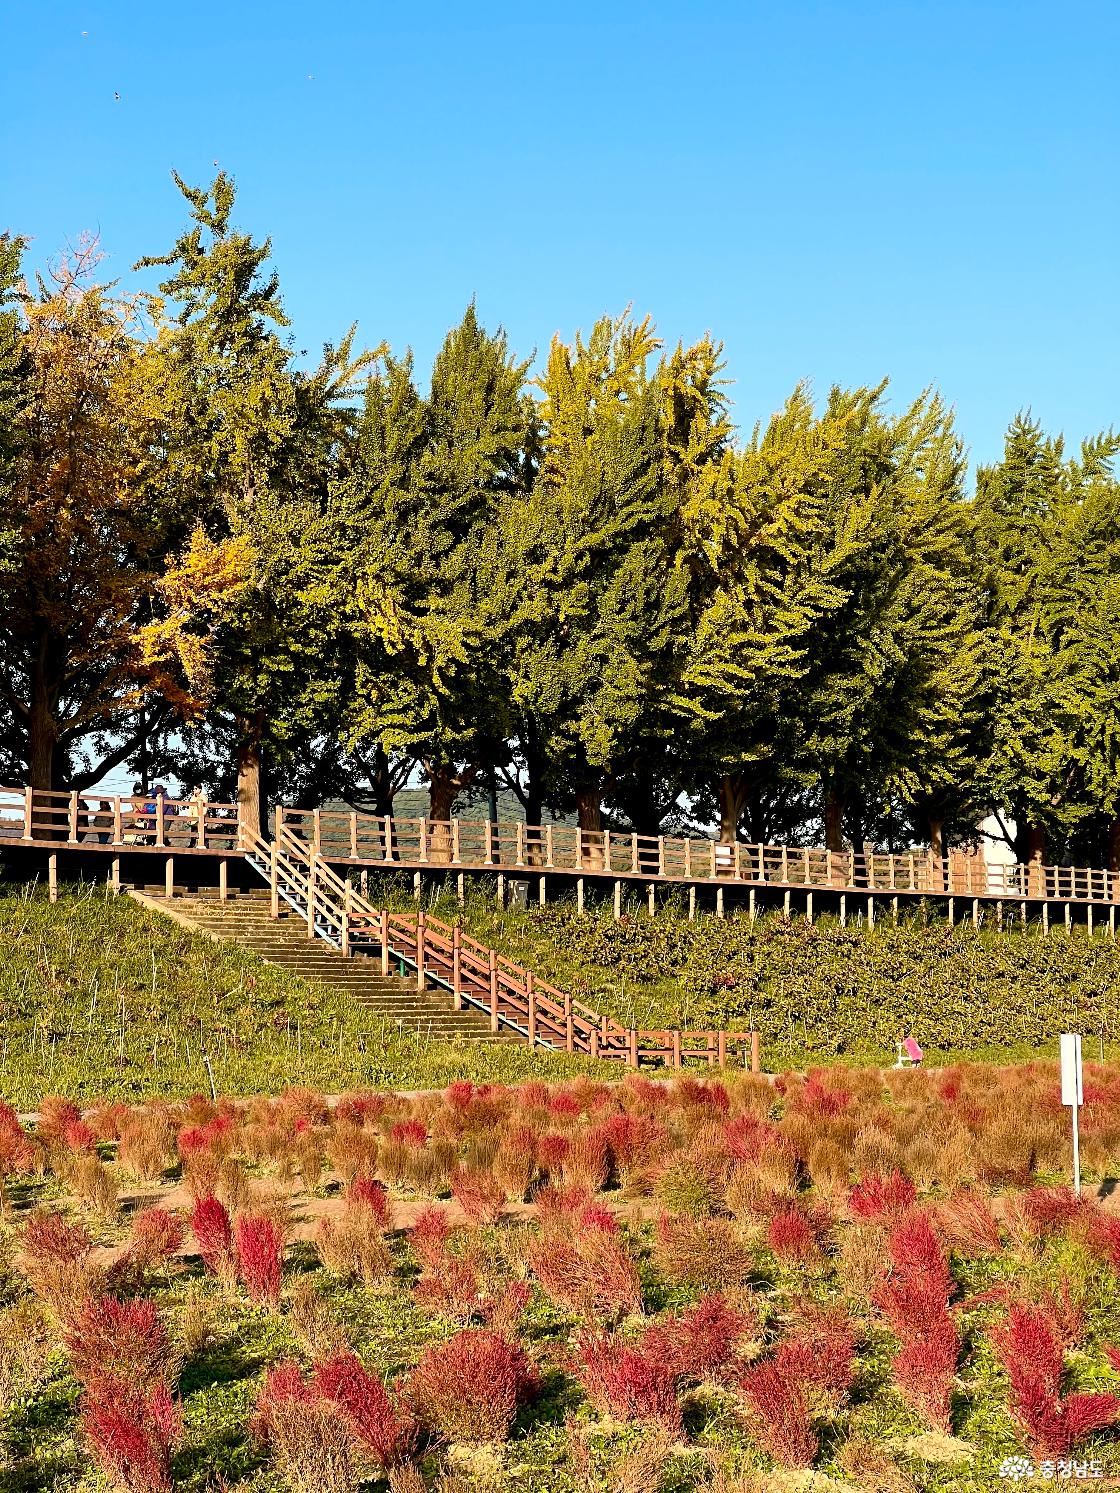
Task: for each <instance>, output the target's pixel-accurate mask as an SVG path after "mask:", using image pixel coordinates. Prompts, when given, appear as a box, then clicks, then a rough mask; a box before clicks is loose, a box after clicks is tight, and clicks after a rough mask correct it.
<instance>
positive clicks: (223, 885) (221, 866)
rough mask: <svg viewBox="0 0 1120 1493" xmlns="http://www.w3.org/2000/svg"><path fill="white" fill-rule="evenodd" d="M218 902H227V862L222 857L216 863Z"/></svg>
mask: <svg viewBox="0 0 1120 1493" xmlns="http://www.w3.org/2000/svg"><path fill="white" fill-rule="evenodd" d="M218 901H219V902H228V901H229V861H227V860H226V858H225V856H224V855H223V856H222V858H221V860H220V861H219V862H218Z"/></svg>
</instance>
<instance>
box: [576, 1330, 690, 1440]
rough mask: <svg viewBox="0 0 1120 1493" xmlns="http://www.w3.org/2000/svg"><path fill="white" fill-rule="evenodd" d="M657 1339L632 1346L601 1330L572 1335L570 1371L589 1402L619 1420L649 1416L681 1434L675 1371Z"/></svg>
mask: <svg viewBox="0 0 1120 1493" xmlns="http://www.w3.org/2000/svg"><path fill="white" fill-rule="evenodd" d="M664 1346H665V1345H664V1343H663V1341H662V1340H661V1339H654V1340H652V1341H651V1340H649V1337H648V1334H647V1336H646V1338H644V1339H643V1340H642V1342H640V1343H637V1344H635V1345H633V1346H631V1345H630V1344H627V1343H623V1342H620V1341H619V1339H618V1338H616V1337H612V1336H611V1335H610V1334H609V1333H606V1332H598V1331H596V1332H588V1333H585V1334H583V1335H582V1336H581V1337H579V1338H577V1339H576V1343H575V1347H574V1349H573V1353H572V1359H571V1365H572V1371H573V1372H574V1374H575V1376H576V1378H577V1379H578V1380H579V1382H580V1384H581V1385H582V1386H583V1391H584V1393H585V1394H586V1395H587V1398H588V1399H589V1400H590V1401H591V1403H592V1404H593V1405H594V1406H595V1407H596V1408H597V1409H598V1410H600V1411H601V1412H603V1413H605V1414H608V1415H613V1416H615V1417H617V1418H618V1419H619V1420H638V1421H652V1422H655V1423H656V1424H658V1425H661V1426H664V1427H665V1429H666V1430H667V1431H670V1432H671V1433H672V1434H674V1435H680V1431H681V1408H680V1403H679V1402H678V1400H677V1372H676V1368H675V1366H674V1364H673V1362H672V1361H671V1355H667V1354H666V1353H665V1352H664Z"/></svg>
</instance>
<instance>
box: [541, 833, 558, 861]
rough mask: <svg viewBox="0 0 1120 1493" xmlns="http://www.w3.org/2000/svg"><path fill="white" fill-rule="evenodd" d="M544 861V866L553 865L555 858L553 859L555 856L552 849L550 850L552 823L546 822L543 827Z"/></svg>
mask: <svg viewBox="0 0 1120 1493" xmlns="http://www.w3.org/2000/svg"><path fill="white" fill-rule="evenodd" d="M544 863H545V865H546V866H554V865H555V864H556V860H555V857H554V856H553V851H552V825H551V824H546V825H545V827H544Z"/></svg>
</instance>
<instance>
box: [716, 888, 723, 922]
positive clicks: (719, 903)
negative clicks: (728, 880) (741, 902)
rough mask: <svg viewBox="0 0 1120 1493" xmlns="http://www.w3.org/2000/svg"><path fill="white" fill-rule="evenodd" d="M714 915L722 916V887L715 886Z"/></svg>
mask: <svg viewBox="0 0 1120 1493" xmlns="http://www.w3.org/2000/svg"><path fill="white" fill-rule="evenodd" d="M716 917H717V918H721V917H723V887H721V886H717V887H716Z"/></svg>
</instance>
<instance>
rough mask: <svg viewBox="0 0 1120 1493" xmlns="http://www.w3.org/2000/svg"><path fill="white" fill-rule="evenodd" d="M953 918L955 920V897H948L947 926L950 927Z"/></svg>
mask: <svg viewBox="0 0 1120 1493" xmlns="http://www.w3.org/2000/svg"><path fill="white" fill-rule="evenodd" d="M955 920H956V898H954V897H950V898H949V927H950V928H951V927H952V926H953V924H954V922H955Z"/></svg>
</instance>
